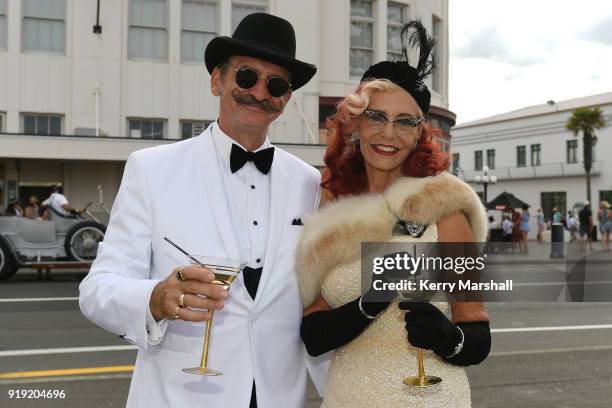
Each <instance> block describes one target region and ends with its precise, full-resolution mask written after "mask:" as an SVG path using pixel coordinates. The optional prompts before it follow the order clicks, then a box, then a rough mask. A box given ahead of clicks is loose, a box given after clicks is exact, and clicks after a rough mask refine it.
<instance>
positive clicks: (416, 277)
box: [390, 244, 442, 388]
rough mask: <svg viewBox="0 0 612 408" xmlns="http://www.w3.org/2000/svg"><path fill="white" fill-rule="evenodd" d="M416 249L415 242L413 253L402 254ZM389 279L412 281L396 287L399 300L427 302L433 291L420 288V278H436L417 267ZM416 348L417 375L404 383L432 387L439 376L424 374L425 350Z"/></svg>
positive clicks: (432, 273)
mask: <svg viewBox="0 0 612 408" xmlns="http://www.w3.org/2000/svg"><path fill="white" fill-rule="evenodd" d="M416 253H417V249H416V244H415V245H413V254H414V255H411V254H410V253H409V252H403V254H405V255H407V256H416ZM390 277H391V280H394V281H396V282H397V280H398V279H401V280H403V281H404V283H406V284H408V282H412V287H413V288H414V289H411V290H409V289H398V290H397V295H398V297H399V299H400V301H412V302H429V301H430V300H431V298H432V297H433V295H434V294H435V292H433V291H431V290H426V289H421V288H420V285H419V281H420V280H424V279H427V280H430V281H435V280H436V274H435V273H434V271H431V270H427V269H423V268H421V269H419V270H416V271H412V273H408V274H406V273H402V274H401V278H400V276H399V275H393V274H390ZM416 349H417V364H418V375H417V376H408V377H406V378H404V381H403V382H404V384H406V385H409V386H411V387H418V388H425V387H432V386H435V385H438V384H440V383H441V382H442V379H441V378H440V377H436V376H432V375H425V362H424V360H425V352H424V350H423V349H422V348H420V347H416Z"/></svg>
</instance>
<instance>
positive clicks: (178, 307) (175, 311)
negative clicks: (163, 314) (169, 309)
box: [172, 306, 181, 320]
mask: <svg viewBox="0 0 612 408" xmlns="http://www.w3.org/2000/svg"><path fill="white" fill-rule="evenodd" d="M180 308H181V307H180V306H177V307H176V309H174V313H172V318H173V319H174V320H178V319H179V315H178V311H179V310H180Z"/></svg>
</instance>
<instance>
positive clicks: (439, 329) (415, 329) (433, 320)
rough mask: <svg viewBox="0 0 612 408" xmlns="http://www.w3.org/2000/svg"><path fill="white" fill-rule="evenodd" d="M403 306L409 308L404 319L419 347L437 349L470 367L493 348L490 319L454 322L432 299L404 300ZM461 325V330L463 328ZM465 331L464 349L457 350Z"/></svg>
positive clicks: (455, 362)
mask: <svg viewBox="0 0 612 408" xmlns="http://www.w3.org/2000/svg"><path fill="white" fill-rule="evenodd" d="M399 307H400V309H402V310H408V313H406V315H405V317H404V320H405V321H406V330H407V331H408V341H409V342H410V344H412V345H413V346H415V347H420V348H423V349H428V350H433V352H435V353H436V354H437V355H439V356H440V357H443V358H445V359H446V360H447V361H448V362H450V363H453V364H456V365H461V366H468V365H472V364H478V363H480V362H482V361H483V360H484V359H485V358H486V357H487V355H488V354H489V351H490V350H491V332H490V329H489V323H488V322H474V323H458V324H457V325H455V324H453V323H452V322H451V321H450V320H448V318H447V317H446V316H445V315H444V313H442V312H441V311H440V309H438V308H437V307H435V306H434V305H432V304H431V303H429V302H401V303H400V304H399ZM458 327H459V328H461V331H459V329H458ZM462 332H463V349H462V350H461V352H460V353H458V354H457V355H455V356H453V357H450V358H448V357H449V356H450V355H452V354H453V352H454V351H455V347H456V346H457V345H458V344H459V342H460V341H461V338H462V334H461V333H462Z"/></svg>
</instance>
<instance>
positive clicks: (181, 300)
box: [179, 293, 185, 308]
mask: <svg viewBox="0 0 612 408" xmlns="http://www.w3.org/2000/svg"><path fill="white" fill-rule="evenodd" d="M179 307H181V308H182V307H185V294H184V293H183V294H182V295H181V296H180V297H179Z"/></svg>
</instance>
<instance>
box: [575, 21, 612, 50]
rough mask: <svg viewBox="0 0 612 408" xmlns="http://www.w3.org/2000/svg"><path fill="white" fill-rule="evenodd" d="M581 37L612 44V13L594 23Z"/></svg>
mask: <svg viewBox="0 0 612 408" xmlns="http://www.w3.org/2000/svg"><path fill="white" fill-rule="evenodd" d="M582 38H584V39H585V40H588V41H594V42H596V43H599V44H603V45H609V46H612V15H610V16H608V17H606V18H604V19H602V20H600V21H598V22H597V23H595V24H594V25H593V26H592V27H591V28H590V29H589V30H587V31H586V32H585V33H584V34H583V35H582Z"/></svg>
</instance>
